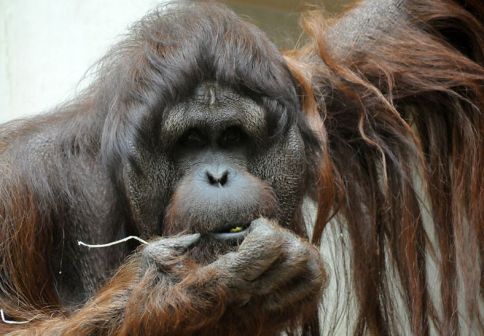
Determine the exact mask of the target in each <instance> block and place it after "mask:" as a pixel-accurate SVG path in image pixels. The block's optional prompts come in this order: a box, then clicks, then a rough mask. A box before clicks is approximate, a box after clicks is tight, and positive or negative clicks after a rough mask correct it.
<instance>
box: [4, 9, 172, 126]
mask: <svg viewBox="0 0 484 336" xmlns="http://www.w3.org/2000/svg"><path fill="white" fill-rule="evenodd" d="M160 2H162V1H156V0H103V1H99V0H64V1H62V0H0V123H2V122H4V121H7V120H10V119H14V118H18V117H22V116H26V115H31V114H36V113H39V112H42V111H45V110H47V109H49V108H51V107H53V106H54V105H56V104H58V103H60V102H62V101H63V100H65V99H67V98H69V97H70V96H72V95H73V94H74V93H75V92H76V89H79V88H80V87H82V86H83V85H85V84H83V83H81V84H80V85H79V82H80V80H81V79H82V78H83V75H84V74H85V72H86V71H87V70H88V68H89V67H90V66H91V65H92V64H93V63H95V62H96V60H97V59H99V58H100V57H101V56H102V55H103V54H104V53H105V52H106V50H107V49H108V47H109V46H110V45H112V44H113V43H114V42H115V41H117V40H118V39H120V38H121V37H122V34H123V33H125V32H126V31H127V27H128V26H129V24H131V23H133V22H134V21H136V20H137V19H139V18H140V17H142V16H143V15H144V14H145V13H146V12H147V11H148V10H149V9H151V8H154V7H155V6H156V4H159V3H160Z"/></svg>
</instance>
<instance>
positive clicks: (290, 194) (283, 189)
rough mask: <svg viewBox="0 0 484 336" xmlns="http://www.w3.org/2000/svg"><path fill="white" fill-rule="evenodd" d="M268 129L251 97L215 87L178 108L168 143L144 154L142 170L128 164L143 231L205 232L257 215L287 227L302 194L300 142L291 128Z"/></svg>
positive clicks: (166, 122) (243, 223) (166, 123)
mask: <svg viewBox="0 0 484 336" xmlns="http://www.w3.org/2000/svg"><path fill="white" fill-rule="evenodd" d="M271 126H272V125H269V124H268V122H267V120H266V116H265V112H264V110H263V108H262V107H261V106H259V105H258V104H257V103H256V102H254V101H253V100H252V99H250V98H248V97H244V96H241V95H239V94H237V93H235V92H233V91H232V90H230V89H227V88H223V87H221V86H219V85H216V84H213V83H204V84H202V85H200V86H199V87H198V88H197V89H196V91H195V92H194V94H193V96H192V97H190V98H189V99H188V100H186V101H183V102H181V103H179V104H177V105H175V106H174V107H173V108H172V109H171V110H170V111H169V112H168V113H166V116H165V117H164V119H163V121H162V126H161V130H160V134H161V138H162V139H171V140H170V141H169V142H164V143H161V144H160V145H159V147H158V148H156V149H155V150H146V149H145V150H142V151H141V155H140V160H141V163H140V164H139V166H140V167H143V168H142V169H144V171H143V172H141V173H140V172H135V171H134V170H133V169H131V167H130V166H129V165H128V167H127V179H126V180H127V181H126V183H127V190H128V192H129V196H128V198H129V200H130V203H131V206H132V209H133V210H134V213H135V214H139V217H138V218H139V219H140V221H139V225H140V227H141V230H140V231H141V232H145V231H147V232H146V235H147V236H148V237H149V236H151V235H154V234H163V235H173V234H178V233H181V232H184V233H202V234H207V235H208V234H212V233H224V232H227V231H230V229H233V228H236V227H239V228H246V227H247V226H248V225H249V224H250V222H251V221H253V220H254V219H256V218H258V217H260V216H265V217H268V218H274V219H277V220H278V222H279V223H280V224H281V225H284V226H288V225H290V224H291V221H292V220H293V216H294V212H295V209H296V208H297V207H298V206H299V204H300V202H301V198H302V196H303V186H304V178H305V159H304V143H303V141H302V139H301V136H300V134H299V132H298V130H297V127H296V126H291V127H290V128H289V130H288V131H287V132H284V133H282V134H277V135H273V134H272V133H273V130H272V129H271ZM147 158H148V159H147ZM165 195H170V196H169V197H163V196H165ZM163 205H166V207H165V208H163ZM222 237H223V235H219V238H220V239H222ZM226 238H227V237H226ZM229 240H230V239H229Z"/></svg>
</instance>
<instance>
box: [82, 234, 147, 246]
mask: <svg viewBox="0 0 484 336" xmlns="http://www.w3.org/2000/svg"><path fill="white" fill-rule="evenodd" d="M131 239H136V240H137V241H139V242H140V243H142V244H148V242H147V241H145V240H143V239H141V238H140V237H136V236H129V237H126V238H123V239H120V240H116V241H113V242H110V243H107V244H86V243H84V242H82V241H80V240H79V241H78V242H77V243H78V244H79V245H80V246H86V247H89V248H99V247H109V246H113V245H117V244H121V243H124V242H127V241H128V240H131Z"/></svg>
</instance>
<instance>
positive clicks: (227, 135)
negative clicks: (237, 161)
mask: <svg viewBox="0 0 484 336" xmlns="http://www.w3.org/2000/svg"><path fill="white" fill-rule="evenodd" d="M244 135H245V134H244V132H243V131H242V130H241V129H240V128H239V127H237V126H232V127H229V128H227V129H226V130H225V131H224V132H223V133H222V136H221V137H220V141H219V143H220V145H221V146H223V147H232V146H237V145H239V144H240V143H242V142H243V140H244Z"/></svg>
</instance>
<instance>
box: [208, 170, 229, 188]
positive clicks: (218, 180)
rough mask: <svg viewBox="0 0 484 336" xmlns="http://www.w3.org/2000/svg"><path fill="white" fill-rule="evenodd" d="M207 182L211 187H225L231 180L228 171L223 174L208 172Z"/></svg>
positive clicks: (222, 172)
mask: <svg viewBox="0 0 484 336" xmlns="http://www.w3.org/2000/svg"><path fill="white" fill-rule="evenodd" d="M206 175H207V180H208V183H209V184H210V185H213V186H220V187H223V186H224V185H225V184H227V182H228V179H229V172H228V170H223V171H221V172H210V171H207V172H206Z"/></svg>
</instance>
